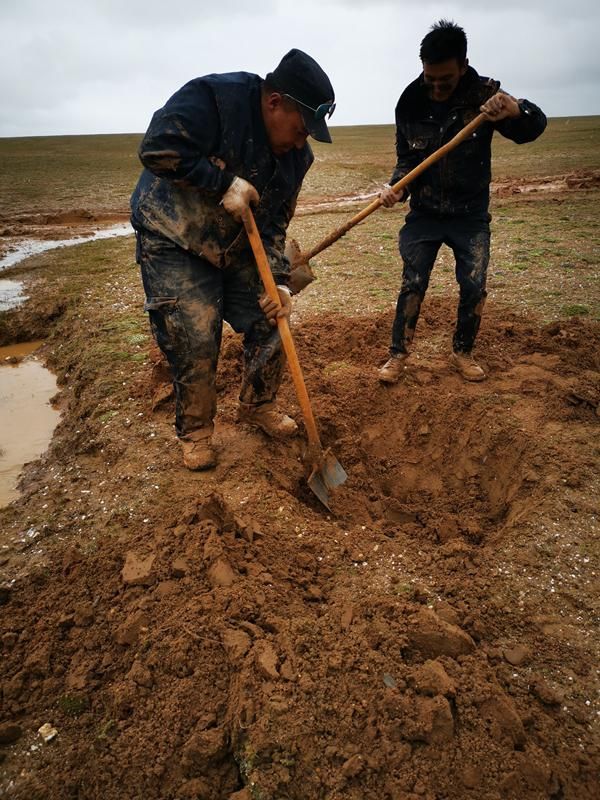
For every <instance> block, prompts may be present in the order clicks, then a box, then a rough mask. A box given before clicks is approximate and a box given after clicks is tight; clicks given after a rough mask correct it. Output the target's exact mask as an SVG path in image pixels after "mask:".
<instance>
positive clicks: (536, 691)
mask: <svg viewBox="0 0 600 800" xmlns="http://www.w3.org/2000/svg"><path fill="white" fill-rule="evenodd" d="M529 691H530V692H531V694H533V695H535V697H537V698H538V700H541V701H542V703H545V704H546V705H547V706H560V705H561V704H562V703H563V701H564V699H565V696H564V693H563V692H561V691H560V690H559V689H553V688H552V687H551V686H550V685H549V684H547V683H546V681H545V680H544V679H543V678H536V679H534V680H533V682H532V684H531V686H530V687H529Z"/></svg>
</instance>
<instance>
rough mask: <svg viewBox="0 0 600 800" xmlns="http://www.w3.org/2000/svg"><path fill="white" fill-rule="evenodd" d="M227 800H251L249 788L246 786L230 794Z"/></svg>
mask: <svg viewBox="0 0 600 800" xmlns="http://www.w3.org/2000/svg"><path fill="white" fill-rule="evenodd" d="M228 800H252V795H251V794H250V789H249V788H248V787H247V786H246V787H245V788H244V789H240V791H239V792H234V794H230V795H229V798H228Z"/></svg>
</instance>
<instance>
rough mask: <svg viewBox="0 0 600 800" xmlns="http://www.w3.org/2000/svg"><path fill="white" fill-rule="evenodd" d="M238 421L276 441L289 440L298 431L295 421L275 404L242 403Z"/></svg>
mask: <svg viewBox="0 0 600 800" xmlns="http://www.w3.org/2000/svg"><path fill="white" fill-rule="evenodd" d="M238 419H239V420H240V422H245V423H246V424H247V425H251V426H252V427H253V428H260V430H261V431H263V433H266V434H267V436H273V437H274V438H276V439H289V438H290V437H291V436H294V435H295V434H296V432H297V431H298V426H297V425H296V423H295V422H294V420H293V419H292V418H291V417H288V415H287V414H284V413H282V412H281V411H278V410H277V408H276V406H275V404H274V403H263V404H262V405H260V406H254V405H250V404H247V403H240V405H239V409H238Z"/></svg>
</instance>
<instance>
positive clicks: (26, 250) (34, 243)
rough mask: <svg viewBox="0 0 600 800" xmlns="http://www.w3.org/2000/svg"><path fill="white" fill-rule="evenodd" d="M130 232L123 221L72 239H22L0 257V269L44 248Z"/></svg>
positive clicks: (13, 264) (6, 267)
mask: <svg viewBox="0 0 600 800" xmlns="http://www.w3.org/2000/svg"><path fill="white" fill-rule="evenodd" d="M130 233H133V228H132V227H131V225H130V224H129V223H128V222H123V223H120V224H119V225H112V226H111V227H110V228H103V229H102V230H99V231H96V232H95V233H93V234H91V235H90V236H78V237H75V238H73V239H43V240H42V239H23V240H22V241H21V242H19V244H18V245H16V247H15V249H14V250H11V252H10V253H7V254H6V255H5V256H4V258H0V270H3V269H8V267H14V266H15V264H18V263H19V261H23V259H24V258H29V256H35V255H38V254H39V253H45V252H46V250H54V249H55V248H57V247H72V246H73V245H76V244H84V243H85V242H95V241H97V240H98V239H112V238H114V237H115V236H128V235H129V234H130Z"/></svg>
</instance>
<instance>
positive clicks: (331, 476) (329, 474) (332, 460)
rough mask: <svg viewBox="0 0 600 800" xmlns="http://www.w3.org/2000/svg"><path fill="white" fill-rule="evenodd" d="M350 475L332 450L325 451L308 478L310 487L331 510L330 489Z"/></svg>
mask: <svg viewBox="0 0 600 800" xmlns="http://www.w3.org/2000/svg"><path fill="white" fill-rule="evenodd" d="M347 477H348V475H347V474H346V470H345V469H344V468H343V467H342V465H341V464H340V462H339V461H338V460H337V458H336V457H335V456H334V455H333V453H332V452H331V451H330V450H327V451H326V452H325V453H323V458H322V460H321V462H320V464H317V465H315V466H314V467H313V470H312V472H311V474H310V476H309V478H308V485H309V487H310V489H311V490H312V491H313V492H314V493H315V494H316V496H317V497H318V498H319V500H320V501H321V503H323V505H324V506H325V508H326V509H327V510H328V511H331V507H330V505H329V490H330V489H335V488H336V486H339V485H340V484H342V483H344V481H345V480H346V478H347Z"/></svg>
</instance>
